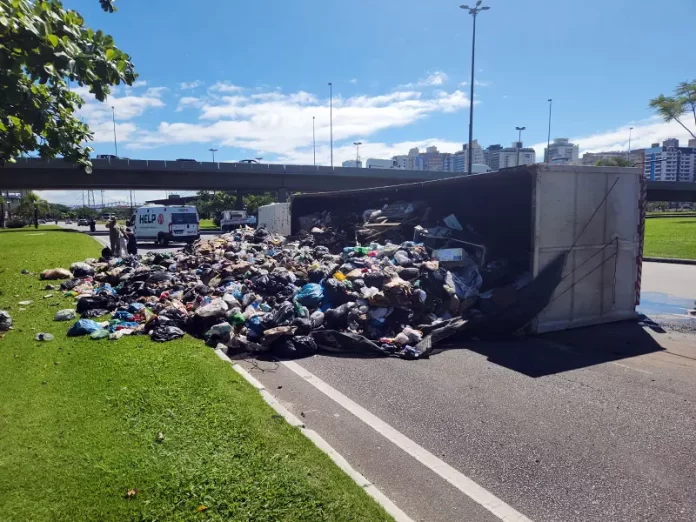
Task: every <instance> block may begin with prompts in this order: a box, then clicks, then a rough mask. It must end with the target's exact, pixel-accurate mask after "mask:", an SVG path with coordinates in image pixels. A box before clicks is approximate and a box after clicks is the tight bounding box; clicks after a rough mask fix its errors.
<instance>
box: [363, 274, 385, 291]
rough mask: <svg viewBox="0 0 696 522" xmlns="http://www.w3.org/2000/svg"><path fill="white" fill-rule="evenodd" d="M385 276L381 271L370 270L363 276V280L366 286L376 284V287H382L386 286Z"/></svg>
mask: <svg viewBox="0 0 696 522" xmlns="http://www.w3.org/2000/svg"><path fill="white" fill-rule="evenodd" d="M384 280H385V276H384V274H381V273H379V272H368V273H366V274H365V275H364V276H363V281H364V282H365V286H368V287H370V286H374V287H375V288H379V289H381V288H382V286H384Z"/></svg>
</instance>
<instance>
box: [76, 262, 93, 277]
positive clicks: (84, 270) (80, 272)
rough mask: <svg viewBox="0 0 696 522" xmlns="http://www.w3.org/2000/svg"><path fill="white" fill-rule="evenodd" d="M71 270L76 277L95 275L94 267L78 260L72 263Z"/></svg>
mask: <svg viewBox="0 0 696 522" xmlns="http://www.w3.org/2000/svg"><path fill="white" fill-rule="evenodd" d="M70 271H71V272H72V274H73V276H75V277H91V276H93V275H94V268H92V267H91V266H90V265H88V264H87V263H82V262H77V263H73V264H72V265H70Z"/></svg>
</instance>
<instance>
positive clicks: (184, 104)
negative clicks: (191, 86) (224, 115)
mask: <svg viewBox="0 0 696 522" xmlns="http://www.w3.org/2000/svg"><path fill="white" fill-rule="evenodd" d="M204 103H205V102H204V101H203V99H202V98H196V97H194V96H182V97H181V98H179V105H177V107H176V112H181V111H183V110H184V109H188V108H200V107H203V104H204Z"/></svg>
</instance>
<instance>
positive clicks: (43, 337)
mask: <svg viewBox="0 0 696 522" xmlns="http://www.w3.org/2000/svg"><path fill="white" fill-rule="evenodd" d="M53 339H54V337H53V334H50V333H45V332H39V333H37V334H36V335H35V336H34V340H35V341H52V340H53Z"/></svg>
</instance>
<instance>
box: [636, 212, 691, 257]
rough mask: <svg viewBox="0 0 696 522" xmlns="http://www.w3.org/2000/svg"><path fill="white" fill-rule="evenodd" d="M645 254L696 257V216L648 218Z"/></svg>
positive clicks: (650, 255) (646, 221)
mask: <svg viewBox="0 0 696 522" xmlns="http://www.w3.org/2000/svg"><path fill="white" fill-rule="evenodd" d="M644 255H645V256H646V257H670V258H676V259H696V218H688V217H687V218H684V217H675V218H650V219H646V220H645V252H644Z"/></svg>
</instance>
